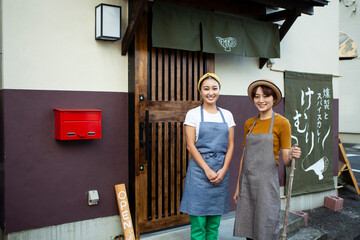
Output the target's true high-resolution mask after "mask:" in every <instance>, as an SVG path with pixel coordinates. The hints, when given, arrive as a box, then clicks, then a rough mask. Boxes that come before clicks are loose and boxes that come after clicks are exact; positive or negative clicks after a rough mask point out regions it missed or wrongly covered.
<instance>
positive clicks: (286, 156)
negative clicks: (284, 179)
mask: <svg viewBox="0 0 360 240" xmlns="http://www.w3.org/2000/svg"><path fill="white" fill-rule="evenodd" d="M281 155H282V158H283V162H284V165H285V166H287V167H290V165H291V159H293V158H294V159H299V158H300V156H301V149H300V148H299V147H298V144H295V145H294V146H293V147H292V148H290V149H288V148H287V149H284V148H282V149H281Z"/></svg>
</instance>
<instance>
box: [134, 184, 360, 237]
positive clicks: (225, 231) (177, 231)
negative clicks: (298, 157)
mask: <svg viewBox="0 0 360 240" xmlns="http://www.w3.org/2000/svg"><path fill="white" fill-rule="evenodd" d="M339 197H341V198H343V200H344V203H343V209H342V210H340V211H332V210H330V209H328V208H325V207H320V208H316V209H313V210H308V211H305V212H307V213H308V224H307V226H306V227H305V226H304V222H303V219H302V218H301V217H298V216H297V215H294V214H291V215H290V219H289V220H288V227H287V229H288V230H290V231H291V228H293V229H292V230H293V231H294V232H293V233H288V234H287V239H288V240H311V239H317V240H323V239H324V240H325V239H328V240H354V239H356V240H360V196H359V195H357V194H356V192H355V189H354V188H353V187H352V186H345V187H343V188H340V189H339ZM281 222H283V220H281ZM233 227H234V212H231V213H229V214H228V215H225V216H223V217H222V219H221V224H220V230H219V239H220V240H244V239H245V238H237V237H233V236H232V233H233ZM281 233H282V231H280V235H281ZM140 239H141V240H188V239H190V226H189V225H185V226H182V227H178V228H172V229H168V230H164V231H159V232H154V233H148V234H143V235H141V238H140Z"/></svg>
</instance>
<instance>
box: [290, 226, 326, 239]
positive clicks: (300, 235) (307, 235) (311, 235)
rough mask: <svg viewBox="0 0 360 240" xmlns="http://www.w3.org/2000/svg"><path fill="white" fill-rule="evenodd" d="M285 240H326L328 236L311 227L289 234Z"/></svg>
mask: <svg viewBox="0 0 360 240" xmlns="http://www.w3.org/2000/svg"><path fill="white" fill-rule="evenodd" d="M286 239H287V240H304V239H306V240H327V239H328V235H327V233H326V232H325V231H323V230H320V229H317V228H313V227H303V228H300V229H299V230H298V231H296V232H293V233H290V234H289V236H286Z"/></svg>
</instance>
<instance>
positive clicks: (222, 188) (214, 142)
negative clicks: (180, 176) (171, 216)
mask: <svg viewBox="0 0 360 240" xmlns="http://www.w3.org/2000/svg"><path fill="white" fill-rule="evenodd" d="M218 110H219V112H220V114H221V117H222V119H223V122H222V123H217V122H204V114H203V106H202V105H201V122H200V126H199V137H198V140H197V142H196V148H197V149H198V151H199V152H200V154H201V156H202V157H203V159H204V160H205V162H206V163H207V164H208V165H209V167H210V168H211V169H212V170H214V171H215V172H217V171H219V170H220V169H221V168H222V167H223V165H224V159H225V154H226V151H227V148H228V141H229V127H228V124H227V123H226V121H225V118H224V115H223V114H222V112H221V110H220V109H219V108H218ZM180 211H181V212H184V213H187V214H189V215H193V216H213V215H223V214H226V213H228V212H229V172H228V171H227V172H226V174H225V177H224V179H223V180H222V181H221V183H220V184H218V185H214V184H212V183H210V181H209V179H208V178H207V177H206V174H205V172H204V170H203V169H202V168H201V167H199V165H198V164H197V163H196V162H195V161H194V159H193V158H191V159H190V162H189V166H188V168H187V172H186V180H185V187H184V193H183V196H182V199H181V204H180Z"/></svg>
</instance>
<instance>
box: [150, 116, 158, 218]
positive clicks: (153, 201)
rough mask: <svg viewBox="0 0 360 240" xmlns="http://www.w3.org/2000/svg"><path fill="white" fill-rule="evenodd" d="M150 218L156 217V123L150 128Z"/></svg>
mask: <svg viewBox="0 0 360 240" xmlns="http://www.w3.org/2000/svg"><path fill="white" fill-rule="evenodd" d="M151 143H152V145H151V183H152V185H151V186H152V188H151V218H152V219H153V220H154V219H155V218H156V188H157V185H156V175H157V174H156V123H153V124H152V128H151Z"/></svg>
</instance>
